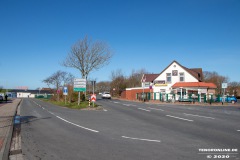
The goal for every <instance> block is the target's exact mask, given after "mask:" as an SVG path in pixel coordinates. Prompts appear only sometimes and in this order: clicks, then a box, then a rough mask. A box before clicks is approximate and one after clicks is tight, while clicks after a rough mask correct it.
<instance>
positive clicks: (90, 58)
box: [62, 36, 112, 79]
mask: <svg viewBox="0 0 240 160" xmlns="http://www.w3.org/2000/svg"><path fill="white" fill-rule="evenodd" d="M111 57H112V52H111V51H110V49H109V46H108V45H107V44H106V43H104V42H101V41H96V42H92V41H91V40H89V39H88V37H87V36H85V38H84V39H82V40H80V41H78V42H77V43H76V44H74V45H73V46H72V48H71V51H70V53H69V54H68V55H67V57H66V59H65V60H64V61H63V62H62V65H63V66H65V67H71V68H75V69H78V70H79V71H80V73H81V75H82V78H86V79H87V77H88V75H89V73H90V72H92V71H93V70H98V69H100V68H101V67H103V66H105V65H107V64H108V63H109V61H110V59H111Z"/></svg>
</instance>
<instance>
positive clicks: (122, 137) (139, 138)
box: [122, 136, 161, 142]
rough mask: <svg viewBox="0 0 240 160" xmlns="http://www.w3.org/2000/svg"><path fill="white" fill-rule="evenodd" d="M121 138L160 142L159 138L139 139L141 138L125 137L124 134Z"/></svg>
mask: <svg viewBox="0 0 240 160" xmlns="http://www.w3.org/2000/svg"><path fill="white" fill-rule="evenodd" d="M122 138H126V139H133V140H140V141H148V142H161V141H159V140H151V139H141V138H133V137H126V136H122Z"/></svg>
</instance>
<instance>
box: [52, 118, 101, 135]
mask: <svg viewBox="0 0 240 160" xmlns="http://www.w3.org/2000/svg"><path fill="white" fill-rule="evenodd" d="M56 117H57V118H59V119H61V120H63V121H64V122H67V123H69V124H72V125H74V126H77V127H79V128H82V129H86V130H88V131H91V132H96V133H97V132H99V131H96V130H93V129H90V128H86V127H83V126H80V125H78V124H75V123H72V122H70V121H67V120H66V119H63V118H61V117H59V116H56Z"/></svg>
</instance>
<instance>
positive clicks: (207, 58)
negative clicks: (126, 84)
mask: <svg viewBox="0 0 240 160" xmlns="http://www.w3.org/2000/svg"><path fill="white" fill-rule="evenodd" d="M0 24H1V25H0V56H1V58H0V67H1V75H0V86H3V87H4V88H5V86H6V87H7V88H16V87H17V86H28V87H29V88H30V89H36V88H38V87H47V86H46V85H45V84H44V83H42V80H43V79H45V78H47V77H48V76H50V75H51V74H53V73H54V72H56V71H58V70H62V71H66V72H71V73H72V74H73V75H74V76H76V77H80V78H81V75H80V73H79V71H78V70H76V69H71V68H66V67H63V66H61V65H60V62H61V61H63V60H64V58H65V57H66V56H67V54H68V52H69V51H70V48H71V46H72V45H73V44H74V43H75V42H77V41H78V40H79V39H82V38H83V37H84V36H85V35H88V36H89V37H91V38H92V40H101V41H105V42H107V43H108V44H109V45H110V46H111V49H112V50H113V51H114V56H113V58H112V60H111V62H110V64H109V65H108V66H105V67H103V68H102V69H100V70H98V71H94V72H92V73H91V74H90V76H89V77H90V78H92V79H96V80H97V81H105V80H110V75H111V72H112V71H116V70H117V69H121V70H122V71H123V73H124V74H125V75H129V74H130V73H131V71H132V70H133V69H134V70H139V69H142V68H144V69H146V70H147V71H149V72H152V73H160V72H161V71H162V70H163V69H165V67H167V66H168V65H169V64H170V63H171V62H172V61H173V60H176V61H178V62H179V63H180V64H182V65H183V66H185V67H188V68H202V69H203V71H216V72H217V73H219V74H220V75H223V76H228V77H229V79H230V81H237V82H240V71H239V69H240V67H239V64H240V63H239V61H240V1H239V0H126V1H125V0H101V1H99V0H85V1H83V0H34V1H33V0H0Z"/></svg>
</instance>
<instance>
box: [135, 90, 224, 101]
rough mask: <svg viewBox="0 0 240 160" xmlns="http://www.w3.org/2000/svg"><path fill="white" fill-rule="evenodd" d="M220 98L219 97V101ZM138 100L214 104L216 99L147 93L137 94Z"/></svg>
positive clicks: (211, 96) (192, 95) (191, 95)
mask: <svg viewBox="0 0 240 160" xmlns="http://www.w3.org/2000/svg"><path fill="white" fill-rule="evenodd" d="M219 98H220V96H218V97H217V99H219ZM136 99H137V100H140V101H149V100H158V101H161V102H175V101H180V102H204V103H207V102H210V103H212V102H214V97H213V95H206V94H198V95H194V94H184V95H182V97H181V95H180V94H170V93H169V94H166V93H161V92H145V93H137V94H136Z"/></svg>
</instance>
